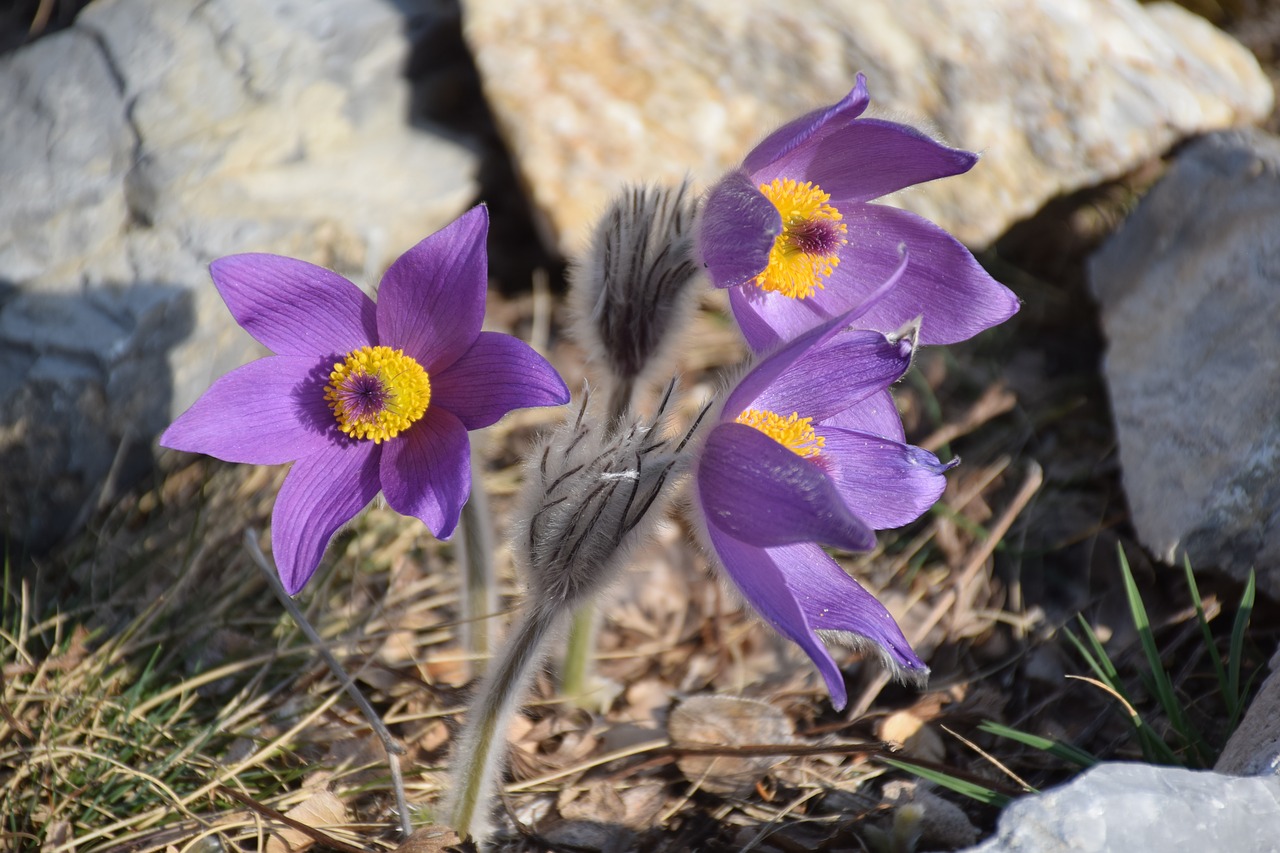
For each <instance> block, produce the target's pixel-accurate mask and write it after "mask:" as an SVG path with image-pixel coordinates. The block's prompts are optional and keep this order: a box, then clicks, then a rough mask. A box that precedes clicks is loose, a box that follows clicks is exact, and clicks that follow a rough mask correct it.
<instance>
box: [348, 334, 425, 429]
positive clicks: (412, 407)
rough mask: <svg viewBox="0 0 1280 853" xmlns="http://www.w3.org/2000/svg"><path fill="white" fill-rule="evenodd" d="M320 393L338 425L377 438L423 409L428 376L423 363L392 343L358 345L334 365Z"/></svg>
mask: <svg viewBox="0 0 1280 853" xmlns="http://www.w3.org/2000/svg"><path fill="white" fill-rule="evenodd" d="M324 398H325V400H326V401H327V402H328V403H329V408H330V409H332V410H333V416H334V417H335V418H336V419H337V421H338V428H339V429H341V430H342V431H343V432H345V433H346V434H347V435H349V436H351V437H352V438H358V439H370V440H372V441H373V443H374V444H381V443H382V442H384V441H386V440H387V439H389V438H395V437H396V436H397V435H399V434H400V433H401V432H404V431H405V430H406V429H408V428H409V427H410V426H412V425H413V423H414V422H415V421H417V420H419V419H420V418H421V417H422V416H423V415H424V414H425V413H426V411H427V406H428V404H430V402H431V381H430V379H429V378H428V377H427V371H426V370H424V369H423V368H422V365H420V364H418V362H416V361H414V360H413V359H412V358H410V357H409V356H407V355H405V354H404V351H403V350H398V349H392V348H391V347H360V349H357V350H352V351H351V352H349V353H347V357H346V358H344V359H343V360H342V361H340V362H337V363H336V364H334V365H333V372H332V373H330V374H329V384H328V385H326V386H325V387H324Z"/></svg>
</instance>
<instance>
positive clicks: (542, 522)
mask: <svg viewBox="0 0 1280 853" xmlns="http://www.w3.org/2000/svg"><path fill="white" fill-rule="evenodd" d="M672 391H673V386H668V388H667V393H666V395H665V396H664V398H663V401H662V405H661V407H660V409H659V411H658V413H657V415H656V416H655V417H654V419H653V420H652V421H642V420H639V419H635V418H632V419H630V420H629V421H626V422H623V423H621V424H618V425H617V426H616V427H615V428H614V429H610V430H606V429H603V428H602V427H601V426H600V425H598V424H596V423H593V421H592V420H591V419H590V418H588V417H586V408H587V400H586V399H585V398H584V400H583V403H582V408H581V409H580V410H579V412H578V417H577V419H576V420H575V421H573V422H572V423H566V424H565V425H564V426H563V427H561V428H560V429H559V430H557V431H556V432H555V433H553V434H552V435H551V436H550V437H549V438H548V439H547V441H546V443H545V444H544V446H543V447H542V450H541V451H540V452H539V453H537V454H534V455H533V457H531V458H532V460H534V461H532V462H531V464H530V471H529V473H528V475H527V481H526V486H525V489H526V491H525V506H526V512H525V514H524V518H525V519H527V521H526V522H525V524H524V526H523V527H522V528H521V529H520V532H519V533H518V534H517V536H518V538H517V542H516V548H517V551H518V552H521V553H522V556H523V557H524V559H525V561H526V566H525V568H526V570H527V573H528V577H527V581H528V583H529V586H530V593H531V596H532V599H533V600H535V601H543V602H547V603H554V604H555V606H560V605H563V604H569V605H573V604H575V603H577V602H578V601H580V600H582V599H584V598H586V597H588V596H590V595H591V594H592V593H594V592H595V591H596V590H598V589H599V588H600V586H601V585H602V584H604V583H607V581H608V578H609V576H610V575H611V573H612V571H611V570H612V569H614V568H616V566H617V564H618V563H619V562H620V559H621V558H622V557H623V556H624V555H625V553H626V551H627V549H628V547H629V546H630V545H631V544H632V543H633V542H634V541H636V540H638V539H639V537H640V534H641V533H642V532H643V531H642V527H643V526H644V525H643V523H644V522H645V520H646V519H651V518H655V517H656V516H657V513H656V512H654V510H655V508H656V505H658V504H661V503H662V502H663V501H662V498H663V497H664V495H665V493H666V492H667V491H669V489H668V488H667V487H668V486H669V485H670V484H671V483H672V481H673V480H674V479H675V478H676V477H678V476H679V474H681V473H682V472H683V469H684V467H685V463H684V461H683V456H682V454H681V451H682V450H683V449H684V446H685V444H686V443H687V442H688V437H689V434H686V435H685V436H683V437H674V438H663V437H662V435H661V431H662V430H661V420H662V418H663V415H664V413H665V409H666V407H667V404H668V403H669V402H670V400H671V394H672Z"/></svg>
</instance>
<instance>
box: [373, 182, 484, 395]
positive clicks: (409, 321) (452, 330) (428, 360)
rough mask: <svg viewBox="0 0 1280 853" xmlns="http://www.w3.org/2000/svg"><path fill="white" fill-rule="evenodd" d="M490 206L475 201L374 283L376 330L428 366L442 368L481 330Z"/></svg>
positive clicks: (430, 370)
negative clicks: (477, 203)
mask: <svg viewBox="0 0 1280 853" xmlns="http://www.w3.org/2000/svg"><path fill="white" fill-rule="evenodd" d="M488 230H489V212H488V209H487V208H485V206H484V205H478V206H476V207H473V208H471V210H469V211H467V212H466V213H464V214H463V215H462V216H460V217H458V218H457V219H456V220H454V221H453V222H452V223H450V224H449V225H447V226H445V227H444V228H443V229H441V230H440V231H437V232H436V233H435V234H432V235H431V236H430V237H428V238H426V239H425V240H423V241H422V242H420V243H418V245H416V246H414V247H413V248H412V249H410V250H409V251H407V252H405V253H404V254H403V255H401V256H400V257H399V258H397V259H396V262H395V263H393V264H392V265H391V267H390V268H389V269H388V270H387V272H386V274H385V275H384V276H383V277H382V284H381V285H379V287H378V335H379V339H380V342H381V343H382V344H383V345H384V346H389V347H400V348H403V349H404V352H405V355H407V356H409V357H411V358H413V359H414V360H416V361H417V362H418V363H419V364H421V365H422V367H423V368H424V369H425V370H426V371H427V372H428V373H433V372H435V371H440V370H444V369H445V368H446V367H448V366H449V365H450V364H453V362H454V361H456V360H457V359H458V357H459V356H461V355H462V354H463V353H464V352H466V351H467V348H468V347H470V346H471V344H472V343H473V342H474V341H475V339H476V335H478V334H480V325H481V324H482V323H483V322H484V295H485V289H486V288H487V287H488V275H489V273H488V270H489V266H488V256H487V255H486V254H485V236H486V234H487V233H488Z"/></svg>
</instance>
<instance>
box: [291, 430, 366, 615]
mask: <svg viewBox="0 0 1280 853" xmlns="http://www.w3.org/2000/svg"><path fill="white" fill-rule="evenodd" d="M378 450H379V447H378V445H376V444H374V443H373V442H372V441H349V442H347V443H344V444H330V445H328V446H327V447H324V448H323V449H321V450H319V451H318V452H316V453H313V454H311V455H310V456H306V457H303V458H301V459H299V460H298V461H297V462H295V463H294V464H293V467H292V468H291V469H290V470H289V474H288V476H286V477H285V479H284V485H283V486H281V487H280V494H279V496H277V497H276V506H275V509H274V510H273V511H272V513H271V550H272V553H273V554H274V555H275V558H276V567H277V568H278V569H279V571H280V579H281V580H282V581H283V582H284V588H285V591H286V592H288V593H289V594H290V595H293V594H295V593H296V592H297V591H298V590H300V589H302V587H303V585H304V584H306V582H307V581H309V580H310V579H311V576H312V575H313V574H315V571H316V567H317V566H319V565H320V558H321V557H323V556H324V550H325V548H327V547H328V545H329V540H330V539H332V538H333V534H334V533H335V532H336V531H337V530H338V528H339V527H341V526H342V525H344V524H346V523H347V522H348V521H350V520H351V519H353V518H355V515H356V513H358V512H359V511H360V510H362V509H364V508H365V507H366V506H368V505H369V502H370V501H372V500H373V499H374V497H376V496H377V494H378V457H379V453H378Z"/></svg>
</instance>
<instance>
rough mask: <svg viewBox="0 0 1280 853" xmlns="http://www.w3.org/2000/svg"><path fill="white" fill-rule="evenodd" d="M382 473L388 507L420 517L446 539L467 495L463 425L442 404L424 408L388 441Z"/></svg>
mask: <svg viewBox="0 0 1280 853" xmlns="http://www.w3.org/2000/svg"><path fill="white" fill-rule="evenodd" d="M381 476H382V493H383V495H385V496H386V499H387V504H388V505H389V506H390V507H391V508H392V509H394V510H395V511H396V512H398V513H400V514H401V515H411V516H413V517H415V518H418V519H420V520H421V521H422V523H423V524H425V525H427V527H428V528H429V529H430V530H431V532H432V533H433V534H434V535H435V537H436V538H437V539H448V538H449V537H450V536H452V535H453V529H454V528H455V527H457V526H458V516H459V515H460V514H461V512H462V505H463V504H464V503H466V502H467V498H468V497H469V496H470V495H471V445H470V442H468V440H467V430H466V428H465V427H464V426H463V425H462V422H461V421H459V420H458V419H457V418H456V417H454V416H453V415H452V414H450V413H449V412H448V411H446V410H445V409H444V408H443V407H441V406H434V405H433V406H430V407H428V408H427V413H426V415H424V416H423V418H422V420H420V421H418V422H417V423H416V424H414V425H413V426H412V427H410V428H409V429H408V430H407V431H405V432H404V433H402V434H401V435H399V436H397V437H396V438H394V439H392V440H390V441H388V442H387V443H386V445H385V449H384V450H383V453H382V472H381Z"/></svg>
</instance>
